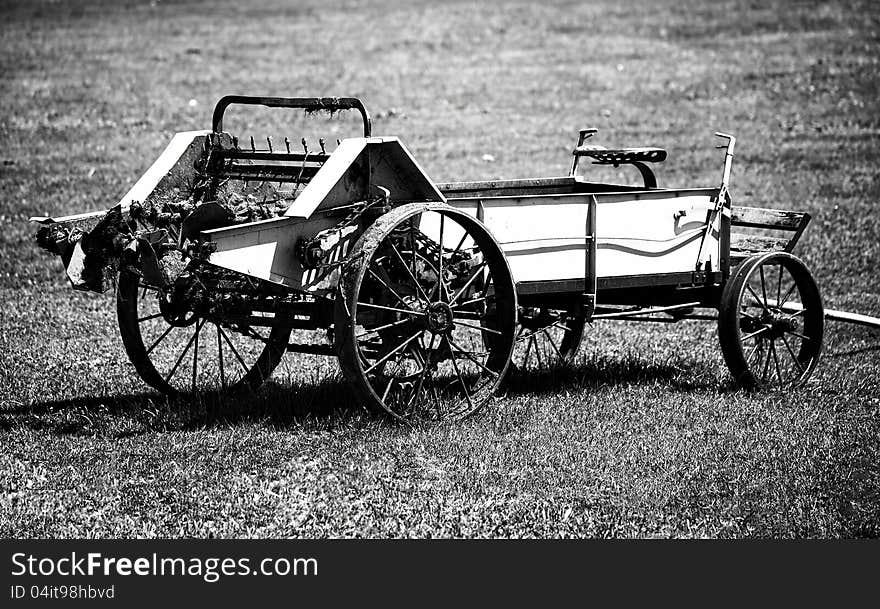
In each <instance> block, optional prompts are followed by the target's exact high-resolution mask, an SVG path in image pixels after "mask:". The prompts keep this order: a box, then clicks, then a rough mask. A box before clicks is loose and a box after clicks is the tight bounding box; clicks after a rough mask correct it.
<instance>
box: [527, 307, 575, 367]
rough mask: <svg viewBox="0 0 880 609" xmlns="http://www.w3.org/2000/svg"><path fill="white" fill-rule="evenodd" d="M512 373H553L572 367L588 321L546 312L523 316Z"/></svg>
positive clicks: (564, 313)
mask: <svg viewBox="0 0 880 609" xmlns="http://www.w3.org/2000/svg"><path fill="white" fill-rule="evenodd" d="M519 324H520V325H519V327H518V328H517V334H516V347H515V348H514V351H513V361H512V362H511V369H513V368H514V367H515V368H516V370H517V371H519V372H525V371H538V372H544V371H549V370H553V369H555V368H558V367H560V366H563V365H565V364H569V363H571V361H572V360H573V359H574V356H575V354H576V353H577V350H578V347H579V346H580V343H581V339H582V337H583V335H584V325H585V324H584V320H583V318H578V317H576V316H574V315H572V314H570V313H568V312H566V311H553V310H550V309H546V308H543V307H541V308H533V309H525V310H522V311H521V312H520V319H519Z"/></svg>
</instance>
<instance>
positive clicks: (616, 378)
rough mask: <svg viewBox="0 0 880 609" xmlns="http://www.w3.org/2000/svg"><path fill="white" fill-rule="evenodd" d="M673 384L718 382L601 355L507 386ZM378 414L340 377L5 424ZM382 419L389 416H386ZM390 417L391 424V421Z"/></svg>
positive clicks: (221, 421) (136, 424) (356, 420)
mask: <svg viewBox="0 0 880 609" xmlns="http://www.w3.org/2000/svg"><path fill="white" fill-rule="evenodd" d="M654 383H661V384H664V385H667V386H668V387H669V388H670V389H672V390H681V391H690V390H700V389H705V388H708V387H710V386H713V385H715V384H716V380H715V378H714V375H707V374H705V371H704V370H701V368H700V367H699V365H695V366H694V367H692V368H691V367H689V368H680V367H676V366H673V365H668V364H656V363H651V362H646V361H644V360H641V359H638V358H625V359H613V358H600V359H598V360H593V361H588V362H583V363H579V364H575V365H567V366H558V367H554V368H550V369H543V370H528V371H522V370H516V369H513V370H511V372H510V373H509V375H508V377H507V379H506V380H505V382H504V384H503V385H502V389H501V393H502V394H504V395H506V396H509V397H516V396H520V395H533V394H543V393H554V392H557V391H560V390H563V389H566V390H569V391H570V390H572V389H574V390H578V391H583V392H588V391H590V390H595V389H598V388H599V387H603V386H613V385H618V384H630V385H632V384H654ZM380 419H381V418H380V417H371V416H369V415H366V414H365V413H364V412H363V411H362V410H361V409H360V408H359V407H358V406H357V404H356V403H355V401H354V397H353V395H352V393H351V391H350V389H349V387H348V385H347V384H346V382H345V381H343V380H342V379H341V378H339V377H335V378H331V379H327V380H324V381H321V382H319V383H316V384H293V385H291V384H282V383H278V382H275V381H269V382H268V383H266V384H265V385H264V386H263V387H261V388H260V390H259V391H258V392H257V393H255V394H253V393H247V394H241V395H238V396H229V395H220V394H215V393H197V394H180V395H177V396H175V397H167V396H163V395H161V394H158V393H156V392H152V391H144V392H143V393H129V394H122V395H105V396H89V397H76V398H69V399H62V400H47V401H43V402H37V403H34V404H32V405H29V406H19V407H16V408H12V409H5V410H3V411H2V412H0V429H12V428H16V427H25V428H29V429H35V430H48V431H50V432H51V433H54V434H58V435H99V436H103V437H112V438H125V437H130V436H138V435H142V434H145V433H150V432H155V431H160V432H165V431H184V430H194V429H206V428H212V427H228V426H232V425H239V424H247V423H262V424H268V425H271V426H273V427H277V428H281V429H288V428H303V427H308V428H318V429H323V430H327V429H332V428H334V427H352V426H363V425H367V424H371V423H373V424H375V423H377V422H380ZM381 422H382V423H387V421H385V420H384V419H381ZM389 424H392V423H389Z"/></svg>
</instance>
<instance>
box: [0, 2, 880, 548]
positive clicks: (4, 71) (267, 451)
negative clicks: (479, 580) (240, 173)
mask: <svg viewBox="0 0 880 609" xmlns="http://www.w3.org/2000/svg"><path fill="white" fill-rule="evenodd" d="M19 4H20V6H19ZM19 4H16V3H12V2H9V1H7V0H2V1H0V35H2V39H0V45H2V53H0V83H2V92H0V99H2V109H3V111H2V115H0V149H2V151H0V156H2V165H0V226H2V232H0V306H2V312H0V447H2V450H0V536H2V537H73V536H76V537H154V536H161V537H178V536H185V537H212V536H216V537H231V536H248V537H250V536H254V537H282V536H283V537H361V536H363V537H398V536H407V537H409V536H412V537H557V536H566V537H569V536H571V537H655V536H656V537H862V536H867V537H876V536H878V534H880V351H878V349H880V334H878V333H877V332H873V333H872V332H870V331H868V330H866V329H858V328H853V327H850V326H846V325H842V324H838V323H833V322H830V323H829V324H828V326H827V335H826V346H825V355H824V359H823V361H822V363H821V364H820V368H819V370H818V371H817V374H816V375H815V377H814V379H813V381H812V382H811V383H810V384H809V386H808V387H806V388H805V389H802V390H798V391H792V392H786V393H769V394H749V393H745V392H740V391H736V390H735V389H734V388H733V387H732V386H731V382H730V378H729V376H728V374H727V372H726V369H725V367H724V364H723V361H722V359H721V355H720V350H719V348H718V341H717V332H716V330H715V327H714V325H713V324H710V323H704V324H699V323H696V322H687V323H682V324H676V325H666V324H661V325H656V326H654V325H650V324H626V323H618V322H608V323H602V324H600V323H596V324H595V325H594V326H593V327H592V328H589V330H588V332H587V334H586V337H585V341H584V344H583V346H582V349H581V352H580V353H579V355H578V358H577V362H576V365H575V366H574V367H573V369H572V370H570V371H568V372H565V373H559V374H557V375H555V376H554V377H553V378H541V377H531V378H528V379H527V382H520V383H515V384H514V385H512V386H511V387H509V388H508V390H507V392H506V394H505V395H502V396H500V397H499V398H498V399H497V400H495V401H494V402H492V403H490V404H489V405H488V406H487V407H486V408H485V409H484V410H483V411H482V412H481V413H480V414H479V415H478V416H476V417H475V418H473V419H470V420H468V421H465V422H463V423H458V424H454V425H445V426H439V427H432V428H424V429H421V428H420V429H406V428H402V427H399V426H395V425H392V424H389V423H387V422H385V421H382V420H377V419H375V418H373V417H370V416H369V415H366V414H363V413H361V412H360V411H359V410H358V409H356V408H354V407H353V406H352V404H351V398H350V396H349V393H348V389H347V387H346V386H345V385H344V384H343V383H342V382H341V380H340V379H339V375H338V371H337V365H336V362H335V361H334V360H324V359H320V358H315V357H311V356H294V355H291V356H288V358H287V359H286V360H285V362H283V363H282V366H281V367H280V368H279V370H278V372H277V373H276V375H275V377H274V379H273V381H272V382H271V383H270V384H269V385H268V386H267V387H266V388H265V390H264V391H262V392H261V393H260V394H259V396H257V397H256V398H255V399H253V400H250V401H247V402H244V403H243V402H235V403H226V404H222V405H217V404H210V403H203V402H200V401H199V400H195V401H171V402H169V401H167V400H165V399H163V398H162V397H161V396H159V395H158V394H156V393H155V392H152V391H151V390H149V389H148V388H147V387H146V385H144V384H143V383H142V382H141V381H140V380H139V378H138V377H137V375H136V374H135V372H134V370H133V368H132V367H131V365H130V364H128V362H127V359H126V357H125V353H124V351H123V349H122V345H121V342H120V340H119V337H118V330H117V328H116V324H115V310H114V306H113V300H112V298H111V297H110V296H109V295H104V296H99V295H89V294H80V293H75V292H73V291H72V290H71V289H70V288H69V287H68V285H67V282H66V279H65V277H64V273H63V269H62V267H61V265H60V263H59V262H58V261H57V260H56V259H51V258H50V257H48V256H47V255H45V253H43V252H41V251H40V250H39V249H38V248H37V247H36V245H35V244H34V241H33V232H34V229H33V227H32V226H31V225H29V224H28V223H27V221H26V220H27V218H28V217H29V216H31V215H41V214H46V213H49V214H53V215H56V216H57V215H63V214H65V213H74V212H80V211H87V210H99V209H105V208H106V207H108V206H109V205H111V204H113V203H114V202H115V201H116V200H117V199H118V197H119V196H121V195H122V194H123V193H124V192H125V191H126V190H127V188H128V186H129V185H130V184H132V183H133V181H134V180H135V179H137V178H138V177H139V176H140V174H141V173H142V172H143V171H144V170H145V169H146V168H147V167H148V166H149V164H150V163H152V161H153V160H154V159H155V157H156V156H157V155H158V153H159V152H160V151H161V150H162V148H163V147H164V145H165V143H166V142H167V141H168V140H169V139H170V137H171V136H172V134H173V133H174V132H176V131H185V130H190V129H203V128H207V127H209V121H210V111H211V108H212V104H213V103H214V101H216V99H217V98H219V97H220V96H221V95H224V94H228V93H250V94H265V95H290V96H296V95H299V96H322V95H355V96H360V97H362V98H363V99H364V100H365V102H366V104H367V106H368V107H369V108H370V109H371V110H372V112H373V114H374V118H375V120H374V133H376V134H380V135H382V134H387V135H398V136H400V137H401V138H402V139H403V140H404V142H406V144H407V145H408V146H409V148H410V150H411V151H412V152H413V154H414V156H415V157H416V158H417V159H418V160H419V161H420V162H421V164H422V165H423V167H424V168H425V169H426V170H427V172H428V173H429V174H430V175H431V177H432V178H433V179H435V180H437V181H450V180H459V179H485V178H493V177H502V178H516V177H530V176H547V175H562V174H564V173H565V172H566V171H567V167H568V163H569V156H568V155H569V152H570V149H571V147H572V145H573V142H574V139H575V136H576V132H577V129H578V128H580V127H583V126H595V127H598V128H599V129H600V134H599V136H598V140H597V141H598V143H605V144H611V145H614V144H620V145H657V146H662V147H665V148H667V149H668V150H669V160H668V161H667V162H666V163H665V164H664V166H662V167H660V168H659V170H658V177H659V180H660V183H661V185H669V186H692V185H694V186H696V185H699V186H709V185H715V184H716V183H717V182H718V180H719V179H720V172H721V162H722V159H721V156H720V155H719V152H718V151H717V150H715V149H714V148H713V145H714V144H715V142H714V141H713V137H712V133H713V132H714V131H717V130H720V131H726V132H728V133H733V134H735V135H736V136H737V137H738V138H739V143H738V145H737V153H738V154H737V157H736V160H735V164H734V171H733V177H732V184H733V186H732V194H733V198H734V202H735V203H737V204H740V205H748V204H753V205H767V206H772V207H779V208H783V209H803V210H807V211H809V212H810V213H811V214H813V217H814V220H813V223H812V225H811V226H810V228H809V229H808V230H807V233H806V234H805V236H804V238H803V240H802V242H801V244H800V245H799V246H798V251H797V253H798V254H799V255H801V256H802V257H803V259H804V260H805V261H806V262H807V264H808V265H809V266H810V267H811V268H812V270H813V272H814V274H815V276H816V278H817V281H818V283H819V285H820V287H821V289H822V291H823V297H824V299H825V303H826V307H829V308H835V309H844V310H850V311H857V312H861V313H865V314H868V315H875V316H877V315H880V289H878V284H880V267H878V261H880V211H878V207H877V203H876V201H877V198H878V196H880V173H878V169H877V167H878V165H880V107H878V98H880V90H878V88H880V5H878V4H877V3H876V2H871V1H864V2H843V1H841V2H813V1H794V0H792V1H784V0H778V1H775V2H755V1H747V0H727V1H724V2H708V1H706V2H698V1H695V0H691V1H682V0H674V1H672V0H670V1H668V2H667V1H648V0H644V1H641V2H632V3H629V2H611V1H604V0H603V1H596V2H554V1H547V2H542V3H525V2H523V3H517V2H482V3H477V2H471V3H465V2H448V3H446V2H427V1H417V2H408V3H397V2H391V1H390V0H388V1H385V2H380V1H376V2H370V1H365V0H346V1H341V2H334V1H322V2H317V1H315V2H296V3H294V2H290V3H286V2H281V0H257V1H254V2H225V1H218V2H196V1H192V2H183V1H181V2H164V1H163V2H147V1H134V0H127V1H125V2H111V1H109V0H105V1H103V2H99V1H92V2H88V1H70V2H57V1H49V0H45V1H42V0H41V1H33V2H22V3H19ZM191 100H192V101H191ZM257 135H260V134H259V133H258V134H257ZM282 135H284V134H282ZM292 135H295V134H292ZM291 139H293V138H291ZM484 155H491V158H492V159H493V160H492V161H491V162H490V161H487V160H484V158H489V157H484Z"/></svg>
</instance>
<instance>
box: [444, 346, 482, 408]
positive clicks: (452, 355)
mask: <svg viewBox="0 0 880 609" xmlns="http://www.w3.org/2000/svg"><path fill="white" fill-rule="evenodd" d="M443 340H445V341H446V348H447V349H448V350H449V357H450V358H452V368H453V369H454V370H455V376H457V377H458V382H459V383H461V390H462V391H464V397H465V398H466V399H467V403H468V406H469V407H470V408H473V407H474V403H473V401H472V400H471V394H470V393H468V389H467V385H466V384H465V382H464V378H463V377H462V376H461V372H460V371H459V369H458V363H457V362H456V361H455V353H454V352H453V351H452V345H451V344H450V342H449V338H448V337H446V336H444V337H443Z"/></svg>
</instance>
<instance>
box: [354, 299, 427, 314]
mask: <svg viewBox="0 0 880 609" xmlns="http://www.w3.org/2000/svg"><path fill="white" fill-rule="evenodd" d="M355 304H356V305H357V306H359V307H366V308H368V309H379V310H381V311H394V312H395V313H403V314H404V315H413V316H415V315H422V313H421V312H419V311H415V310H413V309H406V310H404V309H398V308H396V307H386V306H385V305H377V304H373V303H370V302H357V303H355Z"/></svg>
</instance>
